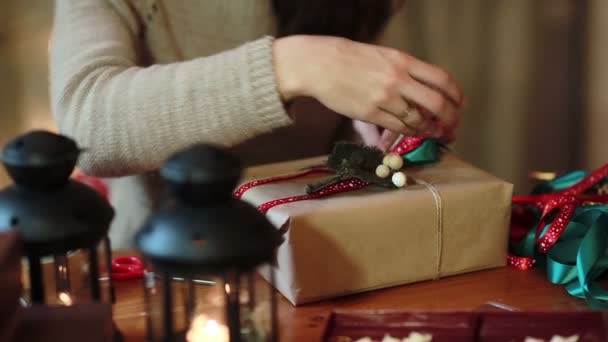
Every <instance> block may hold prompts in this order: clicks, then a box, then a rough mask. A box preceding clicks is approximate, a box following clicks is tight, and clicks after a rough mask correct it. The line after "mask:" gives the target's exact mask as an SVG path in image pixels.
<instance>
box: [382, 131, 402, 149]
mask: <svg viewBox="0 0 608 342" xmlns="http://www.w3.org/2000/svg"><path fill="white" fill-rule="evenodd" d="M400 136H401V134H399V133H397V132H393V131H390V130H388V129H385V130H384V132H382V136H381V137H380V141H379V142H378V148H379V149H380V150H382V151H383V152H386V151H388V150H389V149H390V148H391V147H392V146H393V145H394V144H395V142H396V141H397V139H399V137H400Z"/></svg>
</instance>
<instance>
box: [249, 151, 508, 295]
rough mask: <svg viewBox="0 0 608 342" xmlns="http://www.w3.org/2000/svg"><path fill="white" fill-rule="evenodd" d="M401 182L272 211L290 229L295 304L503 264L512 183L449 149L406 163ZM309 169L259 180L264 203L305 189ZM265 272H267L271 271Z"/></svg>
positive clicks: (286, 257)
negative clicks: (429, 160)
mask: <svg viewBox="0 0 608 342" xmlns="http://www.w3.org/2000/svg"><path fill="white" fill-rule="evenodd" d="M323 161H324V158H314V159H308V160H301V161H295V162H288V163H281V164H272V165H266V166H260V167H255V168H252V169H249V170H248V172H247V173H246V177H245V178H246V180H251V179H258V178H264V177H269V176H277V175H280V174H285V173H290V172H294V171H297V170H299V169H301V168H303V167H307V166H311V165H318V164H319V163H322V162H323ZM406 173H407V174H408V177H409V178H410V182H411V181H413V180H416V181H417V183H425V184H426V185H423V184H412V185H409V186H408V187H406V188H404V189H399V190H384V189H379V188H377V187H373V186H370V187H367V188H365V189H363V190H359V191H356V192H349V193H343V194H339V195H334V196H332V197H329V198H325V199H320V200H308V201H302V202H295V203H289V204H284V205H281V206H277V207H274V208H272V209H270V210H269V211H268V213H267V216H268V218H269V219H270V220H271V222H273V224H274V225H275V226H277V227H278V228H279V229H282V230H284V231H285V242H284V243H283V245H281V247H280V248H279V252H278V267H277V269H276V272H277V273H276V282H277V288H278V290H279V291H280V292H281V293H282V294H283V295H284V296H285V297H286V298H287V299H288V300H289V301H290V302H291V303H293V304H294V305H297V304H303V303H308V302H313V301H318V300H322V299H327V298H332V297H337V296H342V295H348V294H352V293H357V292H364V291H370V290H375V289H380V288H385V287H390V286H396V285H401V284H407V283H412V282H417V281H422V280H429V279H434V278H439V277H445V276H450V275H455V274H461V273H466V272H472V271H477V270H482V269H488V268H493V267H498V266H504V265H505V262H506V255H507V240H508V225H509V218H510V213H511V211H510V207H511V196H512V190H513V187H512V185H511V184H508V183H506V182H504V181H502V180H500V179H498V178H496V177H494V176H492V175H490V174H488V173H486V172H484V171H481V170H479V169H477V168H475V167H473V166H471V165H469V164H467V163H465V162H463V161H461V160H459V159H458V158H456V157H454V156H453V155H451V154H444V155H443V156H442V158H441V161H440V162H439V163H436V164H433V165H427V166H423V167H408V168H407V169H406ZM320 177H322V176H311V177H306V178H298V179H294V180H288V181H281V182H278V183H272V184H266V185H262V186H257V187H254V188H252V189H250V190H248V191H247V192H245V194H244V196H243V199H244V200H246V201H248V202H250V203H252V204H254V205H260V204H262V203H265V202H267V201H270V200H274V199H278V198H284V197H290V196H294V195H301V194H303V193H304V189H305V186H306V184H308V183H311V182H313V181H315V180H318V179H319V178H320ZM265 276H266V277H267V275H265Z"/></svg>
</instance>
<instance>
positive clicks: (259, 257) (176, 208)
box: [136, 145, 280, 342]
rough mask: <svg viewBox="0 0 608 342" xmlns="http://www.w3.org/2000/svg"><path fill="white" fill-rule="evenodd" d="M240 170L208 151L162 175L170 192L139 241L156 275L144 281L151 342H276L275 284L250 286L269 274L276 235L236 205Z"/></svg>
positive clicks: (203, 148) (231, 159)
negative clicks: (261, 272)
mask: <svg viewBox="0 0 608 342" xmlns="http://www.w3.org/2000/svg"><path fill="white" fill-rule="evenodd" d="M241 171H242V169H241V165H240V162H239V160H238V159H237V158H236V157H235V156H233V155H232V154H230V153H228V152H227V151H225V150H223V149H220V148H217V147H214V146H209V145H197V146H193V147H191V148H189V149H187V150H185V151H182V152H179V153H177V154H175V155H174V156H173V157H172V158H170V159H169V160H168V161H167V163H166V164H165V165H164V167H163V168H162V170H161V174H162V176H163V178H164V180H165V181H166V182H167V184H168V185H169V193H168V194H167V197H166V198H165V199H164V201H163V202H162V203H161V205H160V208H159V210H158V211H157V212H156V213H154V214H153V215H152V216H151V217H150V218H149V219H148V220H147V222H146V223H145V224H144V226H143V228H142V229H141V230H140V231H139V232H138V234H137V235H136V245H137V246H138V248H139V249H140V251H141V252H142V254H143V255H144V257H145V258H146V260H147V261H148V263H149V264H150V266H151V268H152V270H153V272H149V273H147V275H146V277H145V280H144V283H145V284H144V285H145V290H146V301H147V308H148V316H147V317H148V336H149V340H151V341H189V342H198V341H231V342H235V341H244V342H249V341H273V342H274V341H277V340H278V337H277V333H278V331H277V330H278V329H277V319H276V297H275V291H274V287H273V286H272V285H273V284H272V282H273V281H274V280H272V281H271V284H267V283H263V282H255V276H256V274H255V273H256V270H257V269H258V268H259V267H267V268H269V269H270V272H271V274H272V265H273V262H274V259H275V252H276V248H277V247H278V245H279V243H280V234H279V232H278V231H277V230H276V229H275V228H274V227H273V226H272V225H271V224H270V222H268V221H267V220H266V217H265V216H264V215H263V214H261V213H260V212H259V211H258V210H257V209H256V208H254V207H253V206H250V205H249V204H247V203H245V202H243V201H240V200H237V199H234V198H233V196H232V191H233V189H234V188H235V187H236V185H237V183H238V181H239V178H240V176H241ZM270 278H271V279H274V278H273V276H271V277H270Z"/></svg>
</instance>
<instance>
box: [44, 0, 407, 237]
mask: <svg viewBox="0 0 608 342" xmlns="http://www.w3.org/2000/svg"><path fill="white" fill-rule="evenodd" d="M274 26H275V23H274V19H273V16H272V11H271V7H270V1H269V0H165V1H161V0H56V15H55V25H54V31H53V41H52V48H51V65H50V70H51V77H50V81H51V82H50V89H51V99H52V107H53V112H54V115H55V118H56V121H57V124H58V127H59V128H60V130H61V132H62V133H64V134H67V135H69V136H72V137H73V138H75V139H76V140H77V142H78V144H79V145H80V146H82V147H86V148H87V152H86V153H84V154H83V155H82V158H81V159H80V162H79V167H80V168H81V169H82V170H83V171H84V172H86V173H89V174H92V175H97V176H101V177H112V181H111V185H112V186H111V193H112V204H113V205H114V207H115V208H116V211H117V217H116V219H115V221H114V223H113V226H112V229H111V234H110V236H111V238H112V240H113V243H114V246H115V247H126V246H128V245H130V243H131V238H132V235H133V233H134V232H135V231H136V230H137V229H138V227H139V226H140V225H141V223H142V222H143V220H144V219H145V217H146V216H147V215H148V214H149V211H150V209H151V208H153V207H154V205H155V200H156V199H157V198H158V197H159V191H160V189H161V187H160V182H159V179H158V177H157V173H156V171H157V170H158V168H159V167H160V166H161V165H162V163H163V161H164V160H165V159H166V158H167V157H168V156H169V155H171V154H172V153H174V152H176V151H178V150H180V149H183V148H185V147H187V146H189V145H191V144H194V143H200V142H208V143H213V144H218V145H222V146H226V147H230V148H231V149H232V150H233V151H234V152H235V153H237V154H238V155H239V156H240V157H241V158H242V159H243V160H244V162H245V163H246V164H247V165H253V164H259V163H265V162H272V161H278V160H285V159H294V158H301V157H306V156H312V155H319V154H324V153H327V152H328V151H329V149H330V148H331V145H332V143H333V141H334V140H335V139H336V138H337V136H338V134H339V132H340V131H341V127H342V126H343V124H344V121H345V120H344V119H342V117H341V116H337V115H335V114H334V113H331V112H329V111H328V110H327V109H325V108H323V107H322V106H320V105H318V104H317V103H315V102H314V101H312V100H302V101H298V102H296V103H295V104H294V105H293V108H290V110H289V113H288V112H287V111H286V109H285V107H284V106H283V104H282V103H281V101H280V98H279V94H278V93H277V86H276V82H275V78H274V72H273V67H272V66H273V63H272V42H273V38H272V35H273V34H274ZM392 30H393V32H394V31H395V29H394V28H393V29H392ZM393 45H395V44H393ZM397 45H398V44H397ZM397 47H398V46H397Z"/></svg>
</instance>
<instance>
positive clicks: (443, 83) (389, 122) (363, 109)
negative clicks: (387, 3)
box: [274, 36, 464, 138]
mask: <svg viewBox="0 0 608 342" xmlns="http://www.w3.org/2000/svg"><path fill="white" fill-rule="evenodd" d="M274 63H275V70H276V74H277V82H278V87H279V92H280V93H281V96H282V97H283V99H284V100H285V101H289V100H291V99H293V98H296V97H300V96H309V97H314V98H316V99H317V100H319V101H320V102H321V103H323V104H324V105H325V106H326V107H328V108H329V109H331V110H333V111H335V112H337V113H340V114H342V115H345V116H348V117H350V118H352V119H354V120H361V121H365V122H368V123H372V124H375V125H378V126H380V127H384V128H386V129H388V130H391V131H393V132H396V133H401V134H406V135H412V134H416V133H426V134H430V135H432V136H434V137H436V138H445V137H446V136H452V135H453V134H454V130H455V129H456V128H457V127H458V124H459V122H460V109H461V107H462V105H463V103H464V97H463V94H462V91H461V90H460V87H459V86H458V85H457V84H456V82H455V81H454V80H453V78H452V77H451V76H450V75H449V74H448V73H447V72H446V71H444V70H443V69H441V68H439V67H437V66H433V65H430V64H427V63H425V62H422V61H420V60H418V59H416V58H414V57H412V56H410V55H408V54H405V53H403V52H400V51H398V50H395V49H390V48H385V47H380V46H376V45H370V44H363V43H357V42H354V41H351V40H347V39H343V38H336V37H325V36H290V37H285V38H280V39H277V40H276V41H275V44H274ZM412 107H418V108H419V109H420V110H412ZM431 113H432V114H431Z"/></svg>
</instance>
